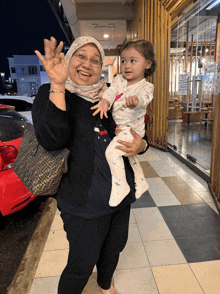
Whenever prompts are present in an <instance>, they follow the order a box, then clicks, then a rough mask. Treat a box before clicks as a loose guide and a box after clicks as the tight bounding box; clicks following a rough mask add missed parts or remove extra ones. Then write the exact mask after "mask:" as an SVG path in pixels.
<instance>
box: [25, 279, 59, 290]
mask: <svg viewBox="0 0 220 294" xmlns="http://www.w3.org/2000/svg"><path fill="white" fill-rule="evenodd" d="M59 280H60V277H59V276H58V277H49V278H38V279H34V281H33V284H32V286H31V290H30V292H29V294H39V293H40V294H57V289H58V283H59Z"/></svg>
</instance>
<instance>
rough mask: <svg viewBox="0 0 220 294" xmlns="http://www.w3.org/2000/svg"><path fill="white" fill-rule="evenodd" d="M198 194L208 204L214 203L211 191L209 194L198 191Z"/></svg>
mask: <svg viewBox="0 0 220 294" xmlns="http://www.w3.org/2000/svg"><path fill="white" fill-rule="evenodd" d="M196 193H197V194H198V195H199V196H200V197H201V198H202V199H203V200H205V201H206V202H214V200H213V198H212V196H211V193H210V192H209V191H207V192H204V191H197V192H196Z"/></svg>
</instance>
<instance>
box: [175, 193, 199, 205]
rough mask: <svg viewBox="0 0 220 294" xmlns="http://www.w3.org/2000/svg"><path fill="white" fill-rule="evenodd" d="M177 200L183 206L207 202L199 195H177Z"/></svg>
mask: <svg viewBox="0 0 220 294" xmlns="http://www.w3.org/2000/svg"><path fill="white" fill-rule="evenodd" d="M175 196H176V198H177V199H178V200H179V202H180V203H181V204H184V205H185V204H194V203H205V201H204V200H203V199H202V198H201V197H200V196H199V195H198V194H197V193H195V192H194V193H188V192H185V193H182V194H178V193H175Z"/></svg>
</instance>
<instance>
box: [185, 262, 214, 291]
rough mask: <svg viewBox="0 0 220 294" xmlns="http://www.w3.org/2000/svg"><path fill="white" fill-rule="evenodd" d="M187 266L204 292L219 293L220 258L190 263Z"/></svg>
mask: <svg viewBox="0 0 220 294" xmlns="http://www.w3.org/2000/svg"><path fill="white" fill-rule="evenodd" d="M189 266H190V267H191V269H192V271H193V272H194V274H195V276H196V278H197V280H198V281H199V283H200V285H201V287H202V289H203V290H204V292H205V293H206V294H219V293H220V260H213V261H206V262H197V263H190V264H189Z"/></svg>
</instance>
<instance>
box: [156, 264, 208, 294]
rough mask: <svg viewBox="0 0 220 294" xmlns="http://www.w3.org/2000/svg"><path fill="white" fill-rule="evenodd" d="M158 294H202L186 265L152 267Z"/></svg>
mask: <svg viewBox="0 0 220 294" xmlns="http://www.w3.org/2000/svg"><path fill="white" fill-rule="evenodd" d="M152 271H153V275H154V278H155V280H156V284H157V287H158V289H159V292H160V294H204V292H203V291H202V289H201V287H200V285H199V283H198V281H197V280H196V278H195V276H194V274H193V272H192V271H191V269H190V267H189V265H188V264H179V265H170V266H162V267H152Z"/></svg>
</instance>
